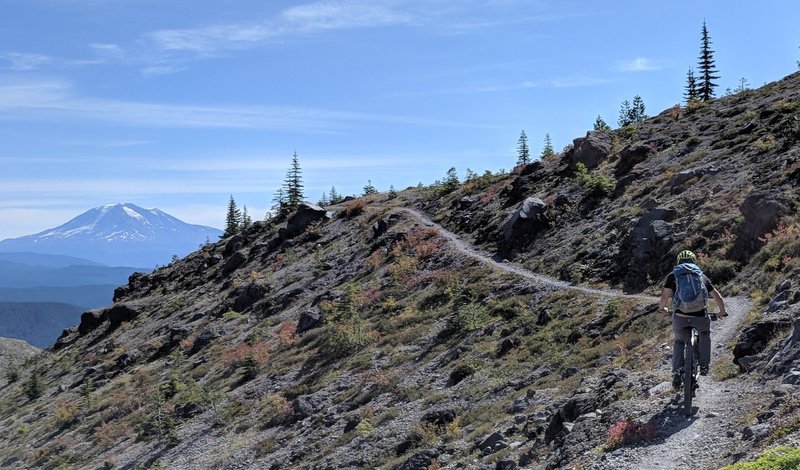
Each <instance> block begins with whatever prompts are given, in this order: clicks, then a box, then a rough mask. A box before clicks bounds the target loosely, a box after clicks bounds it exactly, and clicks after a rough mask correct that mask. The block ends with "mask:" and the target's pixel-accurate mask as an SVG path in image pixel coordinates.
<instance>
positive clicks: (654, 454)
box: [398, 208, 759, 470]
mask: <svg viewBox="0 0 800 470" xmlns="http://www.w3.org/2000/svg"><path fill="white" fill-rule="evenodd" d="M398 209H399V210H401V211H403V212H405V213H407V214H409V215H411V216H412V217H413V218H414V219H415V220H417V221H418V222H419V223H420V224H422V225H424V226H428V227H434V228H436V229H437V230H438V231H439V234H440V235H441V236H442V237H444V238H446V239H447V240H449V241H450V242H451V243H452V244H453V246H454V247H455V248H456V249H457V250H458V251H460V252H461V253H464V254H465V255H467V256H469V257H471V258H474V259H476V260H479V261H481V262H483V263H486V264H488V265H490V266H492V267H494V268H497V269H500V270H502V271H505V272H508V273H512V274H515V275H518V276H521V277H524V278H526V279H529V280H532V281H534V282H536V283H539V284H541V285H545V286H550V287H555V288H559V289H574V290H578V291H581V292H585V293H587V294H594V295H600V296H606V297H626V298H633V299H638V300H641V301H644V302H650V303H652V302H657V301H658V298H656V297H651V296H646V295H629V294H625V293H623V292H620V291H615V290H601V289H593V288H588V287H582V286H576V285H574V284H569V283H567V282H564V281H560V280H557V279H553V278H551V277H548V276H544V275H541V274H536V273H533V272H531V271H529V270H527V269H524V268H522V267H520V266H519V265H516V264H514V263H509V262H506V261H503V262H500V261H497V260H496V259H494V258H492V257H490V256H488V255H486V254H483V253H481V252H480V251H478V250H477V249H475V248H474V247H473V246H471V245H469V244H468V243H466V242H465V241H464V240H462V239H461V238H459V237H458V235H456V234H455V233H453V232H451V231H449V230H447V229H446V228H444V227H442V226H441V225H439V224H437V223H435V222H433V221H431V220H430V219H429V218H428V216H427V215H425V214H423V213H421V212H419V211H416V210H414V209H409V208H398ZM725 303H726V307H727V311H728V316H727V317H725V318H723V319H720V320H718V321H716V322H713V323H712V328H711V341H712V343H711V348H712V364H713V361H715V360H719V359H720V357H721V356H723V355H724V354H725V353H726V352H727V350H726V348H728V344H729V343H730V342H731V340H732V339H733V338H734V335H735V334H736V332H737V331H738V329H739V326H740V325H741V323H742V321H743V320H744V318H745V316H746V315H747V312H748V311H750V309H751V307H752V304H751V302H750V301H749V300H748V299H746V298H744V297H732V298H728V299H726V300H725ZM668 367H669V365H665V368H668ZM755 388H756V386H755V385H753V384H751V383H749V382H745V381H737V380H732V381H727V382H717V381H715V380H713V379H712V378H711V376H708V377H704V378H702V380H701V382H700V390H699V391H698V396H697V397H696V398H695V400H694V409H695V413H694V414H693V415H692V416H690V417H686V416H685V415H683V413H682V411H681V407H680V406H679V400H678V398H679V396H678V395H677V394H674V393H669V394H667V395H666V396H662V397H656V398H654V399H653V400H652V401H650V402H649V404H648V405H647V406H648V409H649V410H650V412H651V415H650V416H652V417H653V420H654V421H655V424H656V429H657V433H658V434H657V437H656V438H655V439H653V440H651V441H649V442H647V443H645V444H643V445H640V446H636V447H623V448H620V449H618V450H616V451H614V452H612V453H611V454H607V455H604V456H603V457H602V458H601V459H600V461H598V462H596V463H595V464H593V465H592V466H591V467H590V468H593V469H619V468H636V469H658V470H669V469H686V468H691V469H716V468H719V467H720V466H721V465H722V464H723V462H722V461H721V460H720V459H721V458H722V456H725V455H731V454H732V453H735V452H737V451H739V450H740V449H739V447H740V446H741V444H740V442H741V441H739V440H737V439H738V438H736V437H730V436H729V435H728V434H727V433H726V430H727V429H732V428H735V426H736V425H737V421H740V420H741V415H742V413H743V412H745V411H744V410H746V409H747V408H746V407H745V406H743V405H744V404H745V403H749V402H750V400H748V398H747V397H749V396H753V395H752V394H753V393H759V391H758V390H756V389H755Z"/></svg>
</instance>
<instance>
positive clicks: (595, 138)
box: [565, 131, 613, 170]
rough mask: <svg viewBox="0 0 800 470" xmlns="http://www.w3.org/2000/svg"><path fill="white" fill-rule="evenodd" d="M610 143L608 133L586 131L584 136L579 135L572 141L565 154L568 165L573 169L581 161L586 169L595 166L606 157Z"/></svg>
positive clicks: (609, 150) (609, 151)
mask: <svg viewBox="0 0 800 470" xmlns="http://www.w3.org/2000/svg"><path fill="white" fill-rule="evenodd" d="M612 143H613V140H612V138H611V135H610V134H607V133H605V132H595V131H592V132H587V133H586V137H579V138H577V139H575V140H573V141H572V145H573V146H572V149H571V150H570V151H569V152H567V154H566V155H565V157H566V158H567V159H568V162H569V167H570V168H571V169H575V168H576V167H577V166H578V163H583V164H584V165H586V168H587V169H590V170H591V169H592V168H596V167H597V166H598V165H600V162H602V161H604V160H606V159H607V158H608V155H609V154H610V153H611V146H612Z"/></svg>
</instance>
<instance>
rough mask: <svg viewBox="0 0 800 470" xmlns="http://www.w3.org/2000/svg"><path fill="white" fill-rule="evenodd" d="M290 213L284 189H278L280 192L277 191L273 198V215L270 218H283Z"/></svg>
mask: <svg viewBox="0 0 800 470" xmlns="http://www.w3.org/2000/svg"><path fill="white" fill-rule="evenodd" d="M288 212H289V211H288V209H287V203H286V193H285V192H284V191H283V188H278V190H277V191H275V194H274V195H273V196H272V207H271V214H270V216H269V217H268V218H275V217H277V218H281V217H283V216H284V215H286V214H287V213H288Z"/></svg>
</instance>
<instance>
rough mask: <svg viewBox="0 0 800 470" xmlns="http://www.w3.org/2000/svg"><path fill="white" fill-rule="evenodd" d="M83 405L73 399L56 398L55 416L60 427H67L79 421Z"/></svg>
mask: <svg viewBox="0 0 800 470" xmlns="http://www.w3.org/2000/svg"><path fill="white" fill-rule="evenodd" d="M80 412H81V407H80V405H79V404H78V402H75V401H71V400H69V401H68V400H63V399H59V400H56V407H55V409H54V410H53V417H55V419H56V424H57V425H58V427H59V428H67V427H69V426H71V425H72V424H74V423H75V422H77V421H78V416H79V415H80Z"/></svg>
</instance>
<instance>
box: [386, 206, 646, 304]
mask: <svg viewBox="0 0 800 470" xmlns="http://www.w3.org/2000/svg"><path fill="white" fill-rule="evenodd" d="M397 210H399V211H402V212H405V213H407V214H409V215H410V216H411V217H412V218H414V220H416V221H417V222H418V223H420V224H421V225H424V226H426V227H432V228H435V229H436V230H438V231H439V235H441V236H442V237H444V238H446V239H447V240H448V241H449V242H450V243H451V244H452V245H453V246H454V247H455V248H456V250H458V251H459V252H461V253H463V254H465V255H467V256H469V257H470V258H473V259H476V260H478V261H480V262H482V263H484V264H487V265H489V266H491V267H493V268H496V269H499V270H501V271H505V272H507V273H511V274H515V275H517V276H520V277H523V278H526V279H528V280H531V281H533V282H535V283H537V284H541V285H545V286H550V287H555V288H557V289H571V290H577V291H580V292H583V293H586V294H593V295H599V296H603V297H624V298H629V299H636V300H640V301H642V302H649V303H653V302H658V298H657V297H652V296H648V295H638V294H626V293H624V292H621V291H616V290H603V289H593V288H591V287H584V286H578V285H575V284H570V283H569V282H564V281H561V280H558V279H555V278H552V277H549V276H545V275H542V274H537V273H534V272H532V271H529V270H527V269H525V268H523V267H521V266H519V265H517V264H515V263H511V262H508V261H498V260H497V259H495V258H493V257H491V256H489V255H487V254H484V253H481V252H480V251H478V250H477V249H475V247H473V246H472V245H470V244H468V243H467V242H465V241H464V240H462V239H461V238H460V237H459V236H458V235H456V234H455V233H453V232H451V231H449V230H447V229H446V228H444V227H443V226H441V225H440V224H437V223H436V222H434V221H432V220H431V219H430V218H429V217H428V216H427V215H425V214H423V213H422V212H420V211H418V210H415V209H410V208H407V207H398V208H397Z"/></svg>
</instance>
